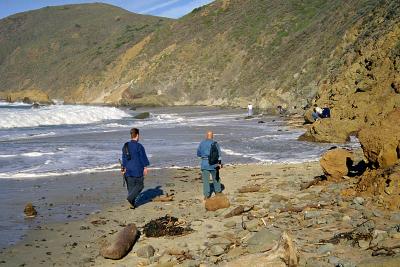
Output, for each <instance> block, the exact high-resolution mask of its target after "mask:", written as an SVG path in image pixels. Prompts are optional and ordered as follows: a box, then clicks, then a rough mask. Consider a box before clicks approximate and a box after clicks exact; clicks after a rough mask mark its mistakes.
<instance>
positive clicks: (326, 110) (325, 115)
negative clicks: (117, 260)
mask: <svg viewBox="0 0 400 267" xmlns="http://www.w3.org/2000/svg"><path fill="white" fill-rule="evenodd" d="M321 117H322V118H330V117H331V110H330V108H329V106H328V105H325V107H324V108H323V109H322V113H321Z"/></svg>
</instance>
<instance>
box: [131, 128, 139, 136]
mask: <svg viewBox="0 0 400 267" xmlns="http://www.w3.org/2000/svg"><path fill="white" fill-rule="evenodd" d="M138 135H139V129H138V128H132V129H131V138H136V137H137V136H138Z"/></svg>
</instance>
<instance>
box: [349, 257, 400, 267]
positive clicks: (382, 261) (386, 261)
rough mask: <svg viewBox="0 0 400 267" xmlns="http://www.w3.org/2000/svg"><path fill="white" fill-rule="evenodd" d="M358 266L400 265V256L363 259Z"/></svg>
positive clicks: (380, 266) (389, 266) (392, 266)
mask: <svg viewBox="0 0 400 267" xmlns="http://www.w3.org/2000/svg"><path fill="white" fill-rule="evenodd" d="M357 266H358V267H398V266H400V256H396V257H378V258H377V259H365V260H363V261H361V262H360V263H359V264H358V265H357Z"/></svg>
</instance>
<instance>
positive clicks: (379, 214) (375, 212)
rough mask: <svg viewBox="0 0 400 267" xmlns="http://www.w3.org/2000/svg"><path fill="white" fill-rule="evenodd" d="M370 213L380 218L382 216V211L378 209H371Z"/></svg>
mask: <svg viewBox="0 0 400 267" xmlns="http://www.w3.org/2000/svg"><path fill="white" fill-rule="evenodd" d="M372 214H374V216H375V217H378V218H382V217H383V213H382V212H380V211H379V210H374V211H372Z"/></svg>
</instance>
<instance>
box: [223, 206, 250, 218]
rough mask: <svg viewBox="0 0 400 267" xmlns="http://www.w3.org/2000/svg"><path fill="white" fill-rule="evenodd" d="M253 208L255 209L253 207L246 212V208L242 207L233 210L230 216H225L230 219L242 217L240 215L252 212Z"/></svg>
mask: <svg viewBox="0 0 400 267" xmlns="http://www.w3.org/2000/svg"><path fill="white" fill-rule="evenodd" d="M253 208H254V206H251V207H250V208H249V209H247V210H246V209H245V208H244V206H242V205H240V206H239V207H236V208H234V209H233V210H231V211H230V212H229V213H228V214H226V215H225V216H224V218H230V217H233V216H237V215H240V214H242V213H245V212H249V211H251V210H252V209H253Z"/></svg>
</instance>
